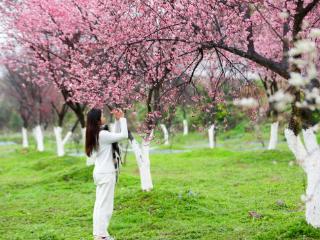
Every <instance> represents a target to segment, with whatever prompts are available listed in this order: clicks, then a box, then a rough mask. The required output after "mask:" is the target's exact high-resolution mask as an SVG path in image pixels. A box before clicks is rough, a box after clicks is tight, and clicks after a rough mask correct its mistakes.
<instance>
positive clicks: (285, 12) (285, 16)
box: [279, 10, 289, 19]
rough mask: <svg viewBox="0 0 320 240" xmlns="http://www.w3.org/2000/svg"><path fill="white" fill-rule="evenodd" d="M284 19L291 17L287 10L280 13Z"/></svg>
mask: <svg viewBox="0 0 320 240" xmlns="http://www.w3.org/2000/svg"><path fill="white" fill-rule="evenodd" d="M279 16H280V17H281V18H282V19H287V18H288V17H289V13H288V12H287V11H286V10H285V11H283V12H281V13H280V14H279Z"/></svg>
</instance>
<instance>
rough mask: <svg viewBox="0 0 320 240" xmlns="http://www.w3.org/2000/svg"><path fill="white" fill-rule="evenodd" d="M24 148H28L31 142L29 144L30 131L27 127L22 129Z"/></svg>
mask: <svg viewBox="0 0 320 240" xmlns="http://www.w3.org/2000/svg"><path fill="white" fill-rule="evenodd" d="M22 147H23V148H28V147H29V142H28V131H27V129H26V128H25V127H22Z"/></svg>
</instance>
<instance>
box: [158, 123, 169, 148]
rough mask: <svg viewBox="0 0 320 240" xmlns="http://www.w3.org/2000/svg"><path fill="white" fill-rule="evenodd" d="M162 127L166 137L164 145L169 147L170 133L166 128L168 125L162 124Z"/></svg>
mask: <svg viewBox="0 0 320 240" xmlns="http://www.w3.org/2000/svg"><path fill="white" fill-rule="evenodd" d="M160 127H161V129H162V132H163V136H164V145H169V132H168V130H167V128H166V125H164V124H160Z"/></svg>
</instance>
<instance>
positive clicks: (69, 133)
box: [62, 131, 72, 145]
mask: <svg viewBox="0 0 320 240" xmlns="http://www.w3.org/2000/svg"><path fill="white" fill-rule="evenodd" d="M71 136H72V132H71V131H69V132H68V133H67V134H66V136H65V137H64V139H63V141H62V143H63V145H65V144H66V143H67V142H68V141H69V140H70V138H71Z"/></svg>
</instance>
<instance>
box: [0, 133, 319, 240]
mask: <svg viewBox="0 0 320 240" xmlns="http://www.w3.org/2000/svg"><path fill="white" fill-rule="evenodd" d="M202 138H203V137H202V136H201V135H200V136H199V135H196V134H194V135H193V137H192V138H187V137H185V138H183V137H182V136H180V137H179V139H180V140H179V141H176V144H175V145H173V146H171V147H172V148H177V149H180V148H182V147H183V146H192V145H193V144H195V143H196V142H199V141H201V139H202ZM221 139H222V140H221V141H220V142H221V146H222V147H221V148H217V149H214V150H209V149H206V148H205V147H203V148H200V149H193V150H192V151H190V152H185V153H178V154H164V153H162V154H160V153H155V154H152V155H151V164H152V166H151V168H152V176H153V180H154V190H153V191H151V192H149V193H144V192H141V190H140V182H139V175H138V169H137V166H136V163H135V159H134V158H133V156H132V155H129V157H128V162H127V164H126V166H124V167H123V168H122V173H121V175H120V182H119V183H118V185H117V187H116V199H115V212H114V215H113V218H112V221H111V225H110V228H109V230H110V233H111V234H112V235H114V236H116V238H117V239H118V240H122V239H135V240H136V239H138V240H144V239H155V240H156V239H158V240H160V239H163V240H165V239H168V240H169V239H181V240H186V239H207V240H211V239H320V230H316V229H313V228H312V227H310V226H308V225H307V224H306V222H305V220H304V205H303V203H302V202H301V200H300V196H301V195H302V194H303V193H304V189H305V175H304V173H303V172H302V170H301V169H300V168H299V167H298V166H296V165H293V166H292V165H291V164H289V163H290V162H291V161H292V160H293V156H292V155H291V153H289V151H288V150H287V149H286V148H285V147H280V150H277V151H265V150H255V151H239V149H240V150H241V148H242V145H243V149H247V148H248V147H247V146H246V145H247V144H246V142H242V141H236V140H234V139H229V140H228V136H227V135H225V136H221ZM218 143H219V142H218ZM241 144H242V145H241ZM235 145H237V150H230V149H234V148H233V147H235ZM31 149H33V148H31ZM47 149H49V150H46V152H44V153H37V152H35V151H34V150H29V151H24V150H22V149H21V148H20V146H18V145H17V146H10V147H9V146H3V147H0V239H1V240H2V239H3V240H18V239H19V240H24V239H30V240H38V239H39V240H62V239H67V240H73V239H75V240H76V239H77V240H79V239H83V240H87V239H92V236H91V234H92V233H91V232H92V210H93V204H94V198H95V186H94V184H93V180H92V167H87V166H85V158H84V157H71V156H66V157H63V158H58V157H56V156H55V153H54V148H53V147H50V146H49V147H47Z"/></svg>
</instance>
